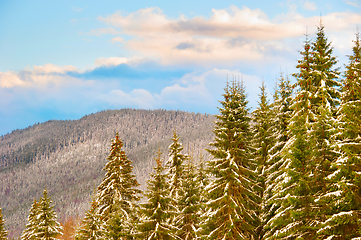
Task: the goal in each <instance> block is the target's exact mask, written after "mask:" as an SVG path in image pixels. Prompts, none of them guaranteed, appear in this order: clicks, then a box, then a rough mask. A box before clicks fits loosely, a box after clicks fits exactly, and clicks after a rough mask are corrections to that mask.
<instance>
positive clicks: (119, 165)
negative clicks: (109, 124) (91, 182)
mask: <svg viewBox="0 0 361 240" xmlns="http://www.w3.org/2000/svg"><path fill="white" fill-rule="evenodd" d="M122 147H123V143H122V141H121V140H120V139H119V135H118V133H116V136H115V139H114V140H113V142H112V146H111V150H110V154H109V156H108V158H107V159H108V162H107V163H106V165H105V167H104V170H105V171H106V173H105V177H104V179H103V181H102V182H101V183H100V185H99V186H98V192H97V199H96V200H97V205H98V214H100V216H101V220H102V221H103V222H104V223H106V222H107V221H108V220H109V218H110V217H116V218H118V217H120V216H121V217H122V218H125V219H126V221H122V222H124V223H125V222H135V221H136V215H135V213H136V205H137V204H136V201H138V200H139V196H138V194H140V193H141V191H140V190H139V189H137V188H136V187H138V186H139V184H138V182H137V180H136V178H135V175H134V174H132V168H133V167H132V165H131V161H130V160H129V159H128V158H127V156H126V155H125V152H124V151H122V150H121V148H122ZM115 212H118V213H115ZM115 221H118V220H115ZM133 225H134V224H133ZM123 227H124V228H126V227H125V226H123ZM129 231H130V232H128V237H129V238H130V239H131V235H132V234H133V231H134V229H130V230H129Z"/></svg>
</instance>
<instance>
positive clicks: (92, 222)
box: [75, 198, 105, 240]
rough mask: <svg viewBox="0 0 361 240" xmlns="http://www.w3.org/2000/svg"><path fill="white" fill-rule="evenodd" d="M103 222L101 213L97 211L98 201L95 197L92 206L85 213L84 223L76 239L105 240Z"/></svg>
mask: <svg viewBox="0 0 361 240" xmlns="http://www.w3.org/2000/svg"><path fill="white" fill-rule="evenodd" d="M102 225H103V222H102V221H101V220H100V215H99V214H98V213H97V203H96V201H95V198H94V199H93V201H92V203H91V208H90V209H89V211H87V212H86V213H85V217H84V219H83V220H82V225H81V227H80V229H78V231H77V233H76V236H75V239H76V240H103V239H105V238H104V229H103V228H102Z"/></svg>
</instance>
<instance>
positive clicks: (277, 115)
mask: <svg viewBox="0 0 361 240" xmlns="http://www.w3.org/2000/svg"><path fill="white" fill-rule="evenodd" d="M273 98H274V102H273V104H272V111H273V114H272V117H273V118H272V119H271V120H270V121H271V122H272V127H271V129H272V130H271V131H272V132H273V139H274V141H275V143H274V145H273V146H272V147H271V149H270V150H269V153H270V157H269V158H268V162H267V163H266V165H267V168H266V169H265V175H266V176H267V177H266V181H265V185H266V189H265V191H264V194H263V213H262V215H261V217H262V220H263V222H264V224H265V225H264V229H263V232H262V233H263V235H266V236H268V235H269V233H268V232H271V233H272V230H273V229H272V228H269V226H268V224H267V223H268V222H269V221H270V220H271V219H272V218H273V217H274V216H275V212H276V210H277V209H278V208H279V207H280V205H281V203H280V201H277V200H275V199H274V196H276V195H277V194H276V193H277V192H278V190H279V189H277V188H276V187H277V186H278V187H280V185H279V183H280V182H281V180H283V177H284V176H285V166H286V165H285V163H287V161H285V160H286V159H285V157H284V156H283V154H282V152H283V148H284V146H285V144H286V142H287V141H288V140H289V135H290V134H289V130H288V124H289V120H290V118H291V113H292V109H291V102H292V86H291V84H290V80H289V79H288V77H287V78H284V77H283V74H282V73H281V75H280V79H279V80H278V82H277V87H276V90H275V93H274V97H273Z"/></svg>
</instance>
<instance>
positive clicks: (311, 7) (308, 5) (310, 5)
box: [303, 0, 317, 11]
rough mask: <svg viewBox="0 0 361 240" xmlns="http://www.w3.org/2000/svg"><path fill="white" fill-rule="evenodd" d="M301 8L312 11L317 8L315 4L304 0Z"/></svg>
mask: <svg viewBox="0 0 361 240" xmlns="http://www.w3.org/2000/svg"><path fill="white" fill-rule="evenodd" d="M303 8H304V9H306V10H311V11H314V10H316V9H317V6H316V3H314V2H311V1H308V0H306V1H304V2H303Z"/></svg>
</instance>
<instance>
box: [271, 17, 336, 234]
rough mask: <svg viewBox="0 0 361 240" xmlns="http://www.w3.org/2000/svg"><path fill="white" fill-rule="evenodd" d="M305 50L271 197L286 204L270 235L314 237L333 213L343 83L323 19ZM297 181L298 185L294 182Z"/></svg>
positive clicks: (278, 213) (278, 211) (272, 223)
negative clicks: (287, 136) (331, 195)
mask: <svg viewBox="0 0 361 240" xmlns="http://www.w3.org/2000/svg"><path fill="white" fill-rule="evenodd" d="M301 54H302V56H303V58H302V59H301V60H300V61H299V64H298V65H297V68H299V69H300V71H299V73H297V74H294V76H295V77H296V78H297V83H296V85H297V86H298V87H299V88H298V92H297V95H296V97H295V99H294V102H293V104H292V109H293V114H292V117H291V119H290V124H289V128H290V130H291V131H290V133H291V135H290V137H291V138H290V139H289V141H288V142H287V143H286V149H284V154H285V157H286V159H285V163H286V168H285V170H286V174H285V175H284V176H283V177H282V179H281V181H279V182H278V185H277V186H276V187H275V188H276V189H278V190H279V191H278V192H277V193H276V194H275V196H274V197H273V199H274V201H281V202H282V207H280V208H279V209H278V210H277V211H276V215H275V216H274V217H273V218H272V219H271V220H270V222H269V223H268V228H269V229H271V231H270V232H269V233H267V237H268V238H269V239H273V238H285V237H288V238H297V237H303V238H307V239H316V238H317V236H316V232H317V230H318V229H319V228H320V227H321V224H320V223H322V222H323V221H324V220H325V219H326V216H327V214H329V213H330V212H331V211H332V209H331V208H330V207H329V203H330V198H329V196H328V193H329V191H331V189H332V183H331V182H330V181H329V180H328V178H327V176H328V175H329V174H331V173H332V171H333V169H332V168H331V163H332V162H333V161H335V159H336V157H337V156H336V153H335V151H334V143H335V142H334V131H335V126H336V123H335V120H334V116H335V113H336V108H337V105H338V99H337V98H338V96H339V93H338V90H337V87H338V86H339V84H338V80H337V78H338V71H337V70H334V69H333V67H334V65H335V63H336V59H335V57H333V56H332V48H331V47H330V43H328V42H327V38H326V37H325V34H324V27H323V24H322V23H320V26H319V27H318V29H317V39H316V41H315V42H314V43H312V51H311V52H310V42H309V41H308V39H306V42H305V46H304V51H302V52H301ZM301 126H302V127H301ZM300 133H301V135H300ZM302 148H303V149H302ZM297 181H299V182H300V184H299V185H298V186H295V185H294V184H295V183H296V182H297ZM287 217H288V218H287ZM285 218H287V219H288V220H287V221H285V220H284V219H285ZM272 232H275V234H272Z"/></svg>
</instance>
